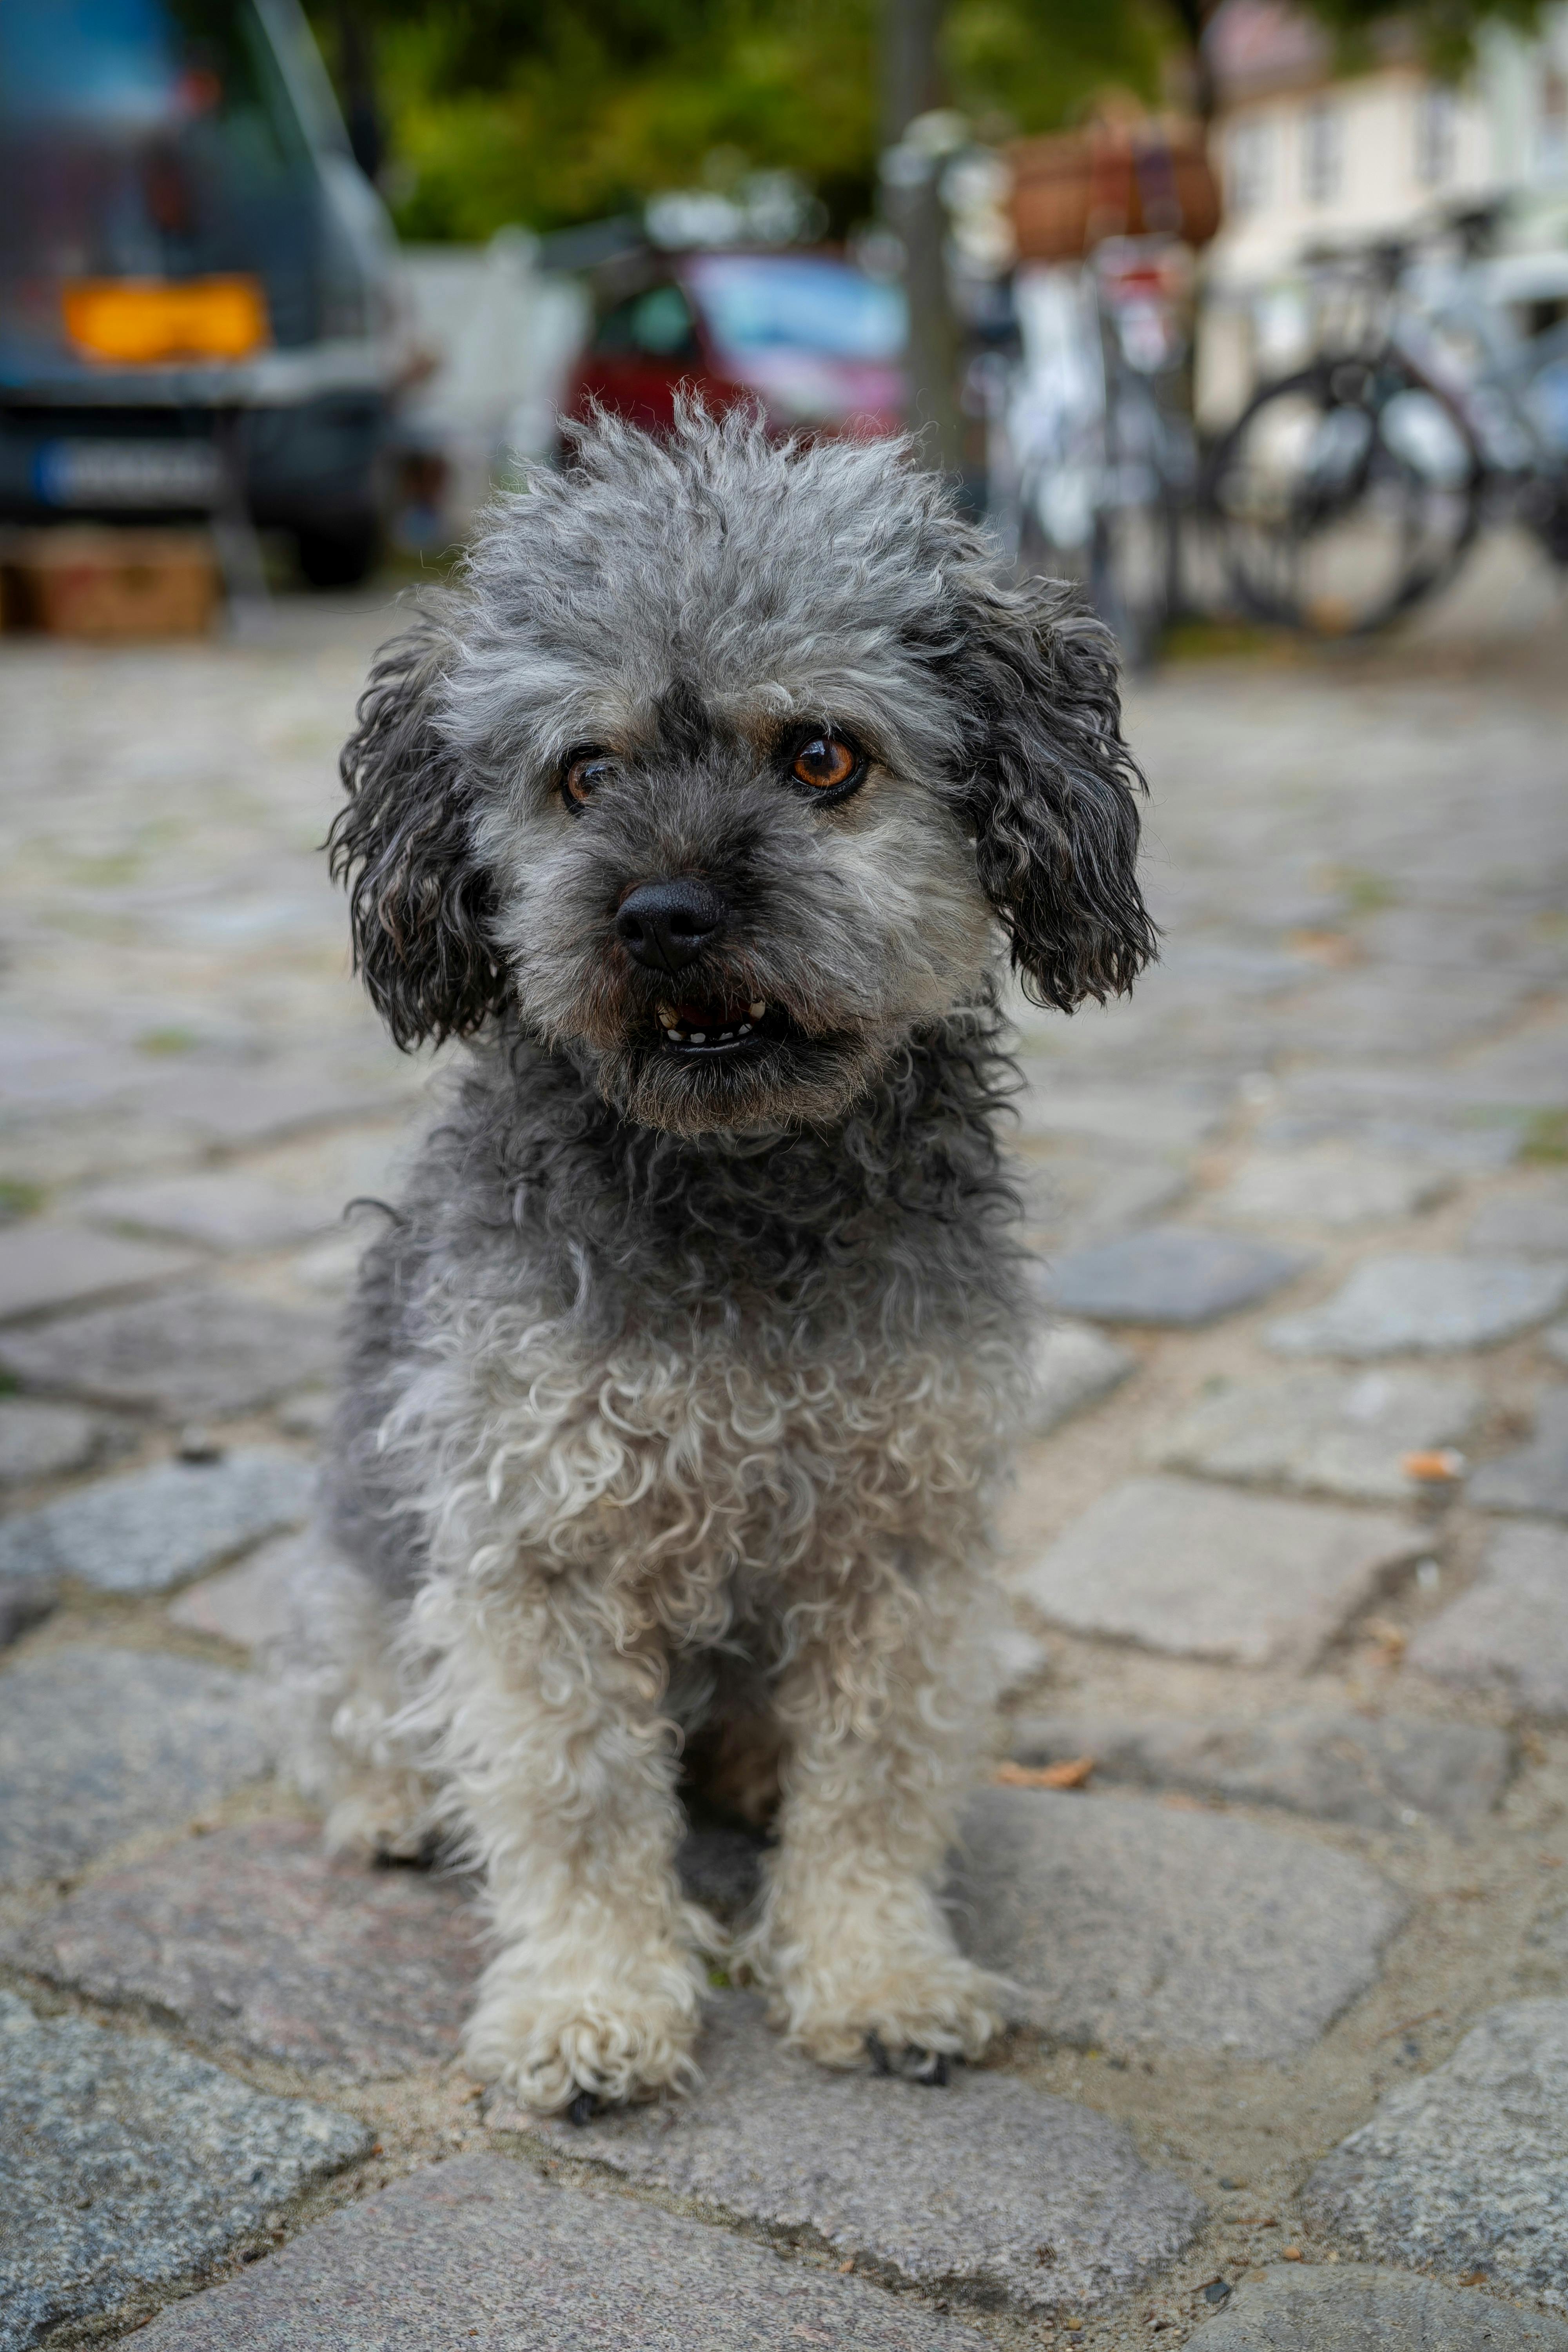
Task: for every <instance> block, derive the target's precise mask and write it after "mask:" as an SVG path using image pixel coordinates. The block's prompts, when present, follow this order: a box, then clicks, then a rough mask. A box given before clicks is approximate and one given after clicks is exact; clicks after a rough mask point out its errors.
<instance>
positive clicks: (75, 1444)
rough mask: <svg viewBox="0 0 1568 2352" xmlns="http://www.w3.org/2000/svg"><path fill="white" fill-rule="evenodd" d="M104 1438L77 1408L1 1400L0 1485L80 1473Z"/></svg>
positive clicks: (97, 1426)
mask: <svg viewBox="0 0 1568 2352" xmlns="http://www.w3.org/2000/svg"><path fill="white" fill-rule="evenodd" d="M106 1438H107V1433H106V1431H105V1429H104V1427H103V1424H102V1423H101V1422H100V1421H99V1420H97V1419H96V1418H95V1416H94V1415H93V1414H91V1413H90V1412H83V1410H82V1408H81V1406H80V1405H77V1404H35V1403H33V1402H31V1401H30V1400H27V1399H24V1398H21V1397H7V1398H6V1399H5V1402H3V1403H0V1486H28V1485H30V1484H31V1482H32V1481H33V1480H34V1479H35V1478H58V1477H61V1476H63V1475H65V1473H66V1472H67V1471H69V1470H82V1469H85V1468H86V1467H87V1465H88V1464H89V1462H91V1461H92V1460H93V1459H94V1457H95V1456H96V1455H97V1454H100V1452H102V1450H103V1448H104V1444H105V1442H106Z"/></svg>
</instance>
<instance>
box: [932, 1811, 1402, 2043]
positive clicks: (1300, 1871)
mask: <svg viewBox="0 0 1568 2352" xmlns="http://www.w3.org/2000/svg"><path fill="white" fill-rule="evenodd" d="M951 1895H952V1900H953V1903H954V1906H955V1911H954V1916H955V1921H956V1924H957V1926H958V1929H959V1934H960V1937H961V1939H962V1940H963V1944H964V1946H965V1948H966V1949H967V1950H968V1951H969V1952H970V1953H971V1954H972V1955H973V1958H976V1959H977V1960H980V1961H982V1962H983V1963H984V1965H985V1966H986V1967H987V1968H992V1969H997V1970H998V1971H999V1972H1000V1973H1001V1974H1002V1975H1003V1976H1005V1977H1007V1978H1009V1979H1011V1980H1012V1982H1013V1983H1014V1984H1015V1985H1016V1986H1018V1987H1019V1988H1020V1990H1021V1991H1022V1994H1023V1999H1024V2010H1025V2013H1026V2015H1027V2016H1028V2018H1029V2019H1030V2020H1031V2021H1033V2022H1034V2023H1035V2024H1036V2025H1037V2026H1039V2027H1040V2028H1041V2029H1042V2030H1043V2031H1044V2032H1047V2033H1049V2034H1051V2035H1053V2036H1054V2037H1056V2038H1057V2039H1058V2040H1059V2041H1063V2042H1076V2043H1079V2044H1083V2045H1086V2046H1087V2045H1098V2046H1100V2047H1105V2048H1109V2049H1111V2050H1120V2051H1140V2050H1145V2049H1148V2048H1150V2047H1157V2048H1161V2049H1166V2050H1207V2051H1214V2052H1218V2053H1226V2054H1229V2055H1231V2056H1234V2057H1237V2058H1246V2059H1273V2058H1289V2057H1291V2056H1293V2055H1294V2054H1295V2053H1298V2052H1300V2051H1302V2050H1308V2049H1310V2047H1311V2046H1312V2044H1313V2043H1314V2042H1316V2041H1317V2040H1318V2038H1319V2036H1320V2035H1321V2033H1322V2032H1324V2030H1325V2028H1326V2027H1328V2026H1329V2025H1330V2024H1331V2023H1332V2021H1333V2020H1334V2019H1335V2018H1336V2017H1337V2016H1338V2015H1339V2014H1340V2012H1341V2011H1342V2010H1343V2009H1345V2008H1346V2007H1348V2005H1349V2004H1350V2002H1352V2000H1355V1999H1356V1998H1357V1997H1358V1995H1360V1994H1361V1993H1363V1992H1364V1991H1365V1990H1367V1988H1368V1986H1369V1985H1371V1984H1372V1983H1373V1981H1374V1980H1375V1979H1376V1977H1377V1973H1378V1964H1379V1958H1380V1955H1381V1953H1382V1951H1383V1948H1384V1945H1385V1944H1386V1943H1387V1941H1388V1939H1389V1937H1391V1936H1392V1935H1393V1933H1394V1929H1395V1928H1396V1927H1398V1926H1399V1924H1400V1921H1401V1919H1402V1918H1403V1917H1404V1916H1405V1900H1404V1898H1403V1896H1402V1895H1398V1894H1396V1893H1395V1891H1394V1888H1393V1887H1391V1886H1388V1885H1385V1884H1384V1881H1383V1880H1382V1879H1380V1878H1378V1877H1376V1876H1375V1875H1374V1874H1373V1872H1372V1871H1370V1870H1368V1869H1367V1868H1366V1866H1365V1865H1364V1864H1363V1863H1360V1862H1356V1861H1354V1860H1352V1857H1351V1856H1350V1855H1348V1854H1342V1853H1333V1852H1331V1850H1329V1849H1328V1848H1326V1847H1323V1846H1320V1845H1314V1844H1310V1843H1307V1842H1306V1841H1305V1840H1303V1839H1301V1838H1299V1837H1292V1836H1282V1835H1280V1834H1279V1832H1277V1831H1273V1830H1266V1829H1262V1828H1259V1827H1258V1824H1257V1823H1256V1822H1247V1821H1241V1820H1237V1819H1235V1818H1233V1817H1227V1816H1226V1815H1224V1814H1216V1813H1205V1812H1196V1811H1194V1812H1184V1811H1183V1812H1178V1811H1173V1810H1172V1809H1171V1808H1170V1807H1169V1806H1167V1805H1163V1804H1162V1803H1160V1802H1159V1801H1157V1800H1155V1799H1151V1798H1146V1797H1111V1796H1107V1797H1104V1798H1100V1799H1096V1798H1094V1797H1085V1796H1080V1795H1073V1796H1059V1795H1057V1794H1054V1793H1053V1792H1051V1791H1049V1790H1035V1789H985V1790H982V1791H981V1792H980V1794H979V1795H978V1796H977V1797H976V1798H975V1799H974V1800H973V1802H972V1804H971V1806H970V1809H969V1811H968V1813H967V1815H966V1816H965V1819H964V1824H963V1843H962V1848H961V1851H960V1853H959V1856H958V1859H957V1862H956V1864H955V1869H954V1875H953V1879H952V1887H951Z"/></svg>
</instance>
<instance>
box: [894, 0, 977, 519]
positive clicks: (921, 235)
mask: <svg viewBox="0 0 1568 2352" xmlns="http://www.w3.org/2000/svg"><path fill="white" fill-rule="evenodd" d="M943 5H944V0H882V141H883V148H884V152H885V153H886V154H887V155H888V156H889V169H888V170H887V171H886V172H885V173H884V175H883V183H882V193H883V205H884V209H885V212H886V215H887V219H888V224H889V227H890V228H892V229H893V230H894V231H895V233H896V234H897V236H898V238H899V241H900V244H901V245H902V247H903V248H904V257H905V258H904V285H905V289H906V291H907V293H908V296H909V304H910V345H909V382H910V408H909V415H910V426H911V428H912V429H913V430H914V431H915V432H917V433H919V435H920V436H921V447H922V449H923V451H924V453H925V458H926V462H927V464H928V465H931V466H933V467H940V468H941V469H942V470H943V471H947V472H952V471H956V469H957V467H958V464H959V460H960V457H961V454H962V438H961V436H962V432H963V425H962V420H961V418H960V415H959V409H958V383H957V373H958V352H957V339H956V337H955V336H954V333H953V327H952V313H951V311H950V310H949V308H948V300H947V277H946V271H945V269H944V267H943V263H942V240H943V231H944V226H945V224H944V221H943V217H942V198H941V196H940V194H938V191H937V176H938V173H939V170H940V159H939V158H937V157H935V156H928V155H923V154H920V153H918V152H914V151H911V150H910V149H908V148H906V147H904V146H902V145H901V144H900V142H901V141H902V138H903V134H904V131H906V129H907V128H908V126H909V125H910V123H911V122H912V121H915V119H916V117H917V116H919V115H921V114H929V113H930V112H931V110H932V109H933V108H935V107H938V106H940V105H941V103H942V68H941V65H940V63H939V60H938V54H937V45H938V38H939V36H940V33H941V29H942V9H943Z"/></svg>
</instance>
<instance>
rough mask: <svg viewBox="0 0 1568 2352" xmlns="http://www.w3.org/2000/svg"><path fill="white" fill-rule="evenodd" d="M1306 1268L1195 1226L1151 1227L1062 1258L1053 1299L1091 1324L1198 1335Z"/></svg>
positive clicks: (1287, 1254) (1268, 1248) (1296, 1258)
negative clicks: (1162, 1327)
mask: <svg viewBox="0 0 1568 2352" xmlns="http://www.w3.org/2000/svg"><path fill="white" fill-rule="evenodd" d="M1307 1263H1308V1260H1307V1259H1306V1258H1305V1257H1303V1256H1302V1255H1300V1252H1297V1251H1291V1250H1282V1249H1276V1248H1274V1247H1273V1246H1272V1245H1271V1244H1268V1243H1265V1242H1255V1241H1248V1240H1244V1239H1242V1238H1240V1237H1239V1236H1237V1235H1233V1234H1211V1233H1207V1232H1205V1230H1204V1229H1203V1228H1202V1227H1201V1226H1197V1225H1150V1226H1147V1227H1146V1228H1145V1229H1144V1231H1143V1232H1142V1233H1139V1234H1128V1235H1127V1236H1126V1238H1125V1239H1124V1240H1121V1241H1114V1242H1103V1243H1101V1244H1100V1246H1099V1247H1098V1248H1095V1249H1086V1250H1074V1251H1071V1252H1070V1253H1069V1254H1068V1255H1067V1256H1066V1257H1063V1258H1060V1259H1058V1262H1057V1263H1056V1265H1054V1266H1053V1267H1052V1268H1051V1271H1050V1275H1049V1277H1048V1280H1047V1297H1049V1299H1050V1300H1051V1303H1052V1304H1053V1305H1054V1306H1056V1307H1060V1308H1061V1309H1062V1310H1063V1312H1064V1313H1066V1314H1068V1315H1083V1316H1087V1317H1089V1319H1090V1320H1091V1321H1093V1322H1098V1323H1154V1324H1172V1325H1175V1326H1177V1327H1179V1328H1196V1327H1198V1326H1199V1325H1202V1324H1205V1323H1214V1322H1217V1321H1218V1319H1219V1318H1220V1317H1221V1316H1223V1315H1234V1314H1235V1313H1237V1310H1238V1309H1239V1308H1241V1307H1250V1306H1251V1305H1253V1304H1254V1302H1255V1301H1256V1300H1258V1299H1259V1298H1267V1297H1268V1294H1269V1292H1270V1291H1274V1290H1278V1289H1279V1288H1280V1286H1282V1285H1283V1284H1285V1283H1287V1282H1289V1281H1291V1280H1293V1279H1294V1277H1295V1276H1297V1275H1298V1274H1300V1272H1301V1270H1302V1268H1303V1267H1304V1266H1305V1265H1307Z"/></svg>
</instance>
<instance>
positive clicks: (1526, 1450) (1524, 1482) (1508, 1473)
mask: <svg viewBox="0 0 1568 2352" xmlns="http://www.w3.org/2000/svg"><path fill="white" fill-rule="evenodd" d="M1468 1499H1469V1500H1470V1501H1471V1502H1472V1503H1474V1504H1476V1505H1477V1506H1478V1507H1479V1509H1481V1510H1483V1511H1533V1512H1538V1513H1539V1514H1540V1515H1541V1517H1542V1518H1549V1519H1568V1388H1559V1389H1548V1390H1546V1391H1544V1392H1543V1393H1542V1397H1541V1400H1540V1402H1539V1403H1538V1404H1537V1406H1536V1409H1535V1434H1534V1436H1533V1437H1532V1438H1531V1442H1530V1444H1528V1445H1521V1446H1519V1447H1518V1448H1516V1450H1515V1451H1514V1452H1513V1453H1511V1454H1502V1455H1500V1457H1499V1459H1498V1460H1497V1461H1495V1462H1484V1463H1483V1464H1482V1465H1481V1466H1480V1468H1479V1470H1478V1471H1477V1472H1476V1475H1475V1476H1474V1477H1473V1478H1472V1479H1471V1480H1470V1483H1469V1487H1468Z"/></svg>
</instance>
